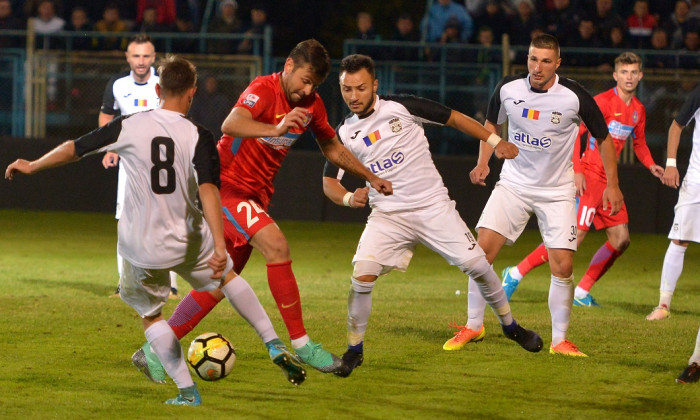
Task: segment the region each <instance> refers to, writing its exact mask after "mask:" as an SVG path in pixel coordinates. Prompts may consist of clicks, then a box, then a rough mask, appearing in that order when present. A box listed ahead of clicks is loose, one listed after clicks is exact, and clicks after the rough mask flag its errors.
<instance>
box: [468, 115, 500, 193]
mask: <svg viewBox="0 0 700 420" xmlns="http://www.w3.org/2000/svg"><path fill="white" fill-rule="evenodd" d="M484 128H485V129H486V130H487V131H488V132H490V133H494V134H496V133H499V132H500V131H501V126H500V125H497V124H494V123H492V122H490V121H486V122H485V123H484ZM493 150H494V149H493V147H491V146H489V145H488V143H486V142H483V141H482V142H481V143H479V158H478V159H477V161H476V166H475V167H474V169H472V170H471V172H469V180H470V181H471V182H472V184H475V185H481V186H482V187H485V186H486V182H485V180H486V177H487V176H488V175H489V173H490V172H491V168H489V159H491V155H492V154H493Z"/></svg>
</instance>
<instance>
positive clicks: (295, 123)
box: [277, 107, 310, 136]
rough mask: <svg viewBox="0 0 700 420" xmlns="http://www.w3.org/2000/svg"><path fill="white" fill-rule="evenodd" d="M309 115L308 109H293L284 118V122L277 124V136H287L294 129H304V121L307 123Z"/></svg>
mask: <svg viewBox="0 0 700 420" xmlns="http://www.w3.org/2000/svg"><path fill="white" fill-rule="evenodd" d="M309 114H310V112H309V110H308V109H306V108H300V107H296V108H294V109H292V110H291V111H289V112H288V113H287V115H285V116H284V118H282V121H280V122H279V123H277V135H278V136H281V135H283V134H286V133H287V132H288V131H289V130H291V129H292V128H297V129H304V127H305V125H304V121H306V119H307V118H308V115H309ZM307 122H308V121H307Z"/></svg>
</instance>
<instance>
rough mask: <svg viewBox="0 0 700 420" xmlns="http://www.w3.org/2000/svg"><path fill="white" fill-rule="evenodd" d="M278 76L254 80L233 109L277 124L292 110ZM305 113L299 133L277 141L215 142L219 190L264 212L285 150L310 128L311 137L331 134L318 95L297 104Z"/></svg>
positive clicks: (252, 138)
mask: <svg viewBox="0 0 700 420" xmlns="http://www.w3.org/2000/svg"><path fill="white" fill-rule="evenodd" d="M280 76H281V73H274V74H271V75H268V76H260V77H257V78H255V80H253V82H252V83H251V84H250V85H249V86H248V88H247V89H246V90H245V91H243V93H241V96H240V97H239V98H238V102H236V105H234V107H237V106H240V107H244V108H245V109H247V110H249V111H250V113H251V114H252V116H253V119H254V120H256V121H259V122H262V123H267V124H278V123H279V122H280V121H281V120H282V119H283V118H284V116H285V115H286V114H287V113H288V112H290V111H291V110H292V109H293V108H294V107H295V106H292V105H290V104H289V102H288V101H287V97H286V95H285V94H284V91H283V90H282V85H281V81H280ZM298 106H300V107H302V108H306V109H308V110H309V114H308V116H307V118H306V120H305V121H304V123H305V127H304V128H303V129H295V130H290V131H289V132H288V133H287V134H284V135H282V136H279V137H257V138H254V137H246V138H240V137H237V138H233V137H231V136H229V135H226V134H224V135H223V137H221V140H219V144H218V149H219V156H220V158H221V189H222V190H224V189H227V190H228V192H230V193H233V194H234V195H236V196H239V197H242V198H252V199H254V200H256V201H257V202H258V203H259V204H260V205H261V206H263V207H264V208H265V209H267V206H268V204H269V203H270V198H271V197H272V193H273V192H274V186H273V181H274V179H275V176H276V175H277V172H278V171H279V169H280V166H282V161H283V160H284V158H285V157H286V156H287V153H288V152H289V149H290V148H291V147H292V145H293V144H294V143H295V142H296V141H297V140H298V139H299V137H300V136H301V135H302V134H303V132H304V131H305V130H306V129H308V128H310V129H311V131H312V133H313V134H314V136H316V137H317V138H321V139H330V138H333V136H335V130H334V129H333V127H331V126H330V124H329V123H328V115H327V114H326V107H325V105H324V104H323V101H322V100H321V97H320V96H319V95H318V93H316V92H314V94H313V95H311V96H310V97H309V98H307V99H306V100H304V101H303V102H302V103H300V104H298Z"/></svg>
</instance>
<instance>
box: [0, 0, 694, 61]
mask: <svg viewBox="0 0 700 420" xmlns="http://www.w3.org/2000/svg"><path fill="white" fill-rule="evenodd" d="M297 3H298V2H297ZM302 3H303V2H302ZM307 3H308V4H309V5H310V6H309V7H313V4H314V2H313V1H309V2H307ZM206 4H207V2H206V0H122V1H119V2H115V1H101V0H27V1H19V0H0V30H3V29H23V28H25V27H26V22H27V19H28V18H30V17H34V18H36V23H35V29H36V31H37V33H39V34H50V33H53V32H56V31H62V30H63V31H75V32H80V31H98V32H103V33H108V34H112V33H114V34H115V36H114V37H109V38H100V39H89V38H75V39H74V41H73V44H72V46H71V48H72V49H77V50H110V49H116V50H123V49H124V43H125V42H126V38H125V37H119V36H118V34H119V33H120V32H126V31H136V32H138V31H141V32H147V33H156V32H175V33H178V32H179V33H193V32H199V31H200V30H201V29H202V27H204V28H205V29H206V32H208V33H217V34H221V33H241V34H242V33H256V34H260V33H262V32H263V28H264V27H265V26H266V25H271V26H272V27H273V28H275V27H281V26H284V27H285V28H286V27H288V26H293V25H295V24H298V25H304V22H303V20H301V19H290V17H289V16H286V15H285V16H283V17H282V18H281V19H283V21H279V22H277V21H273V19H269V15H268V12H269V10H270V9H269V8H270V7H280V6H279V5H277V6H275V4H274V3H271V2H265V1H264V0H262V1H260V0H248V1H246V0H240V4H239V2H237V1H236V0H217V1H216V4H215V8H214V9H215V10H213V13H211V16H205V6H206ZM299 5H302V4H301V3H299ZM391 6H392V4H391V3H390V2H388V6H387V7H391ZM326 7H328V6H326ZM354 7H355V10H358V9H360V11H359V12H358V13H353V14H352V15H347V16H345V18H346V19H355V27H356V30H355V33H347V34H345V38H354V39H363V40H389V41H410V42H418V41H425V42H428V43H441V44H470V45H482V46H492V45H498V44H500V43H501V39H502V35H503V34H508V35H509V36H510V40H511V44H513V45H527V44H528V43H529V41H530V39H531V37H532V36H534V35H537V34H539V33H543V32H546V33H550V34H553V35H555V36H557V37H558V38H559V40H560V42H561V44H562V46H563V47H579V48H587V49H591V48H616V49H647V50H658V51H689V52H698V50H699V49H700V32H699V31H700V0H677V1H676V0H615V1H613V0H465V1H456V0H433V1H426V2H425V4H424V10H423V11H416V10H394V11H392V13H393V16H394V19H393V21H388V20H386V19H382V21H381V22H380V23H379V27H377V26H375V25H376V24H377V23H376V22H375V21H374V18H373V15H372V13H371V12H370V11H367V10H362V7H363V5H362V4H361V3H358V4H355V5H354ZM377 7H379V6H377V5H373V6H372V7H371V8H370V7H367V9H368V10H369V9H372V10H377ZM326 10H328V9H326ZM421 12H423V14H422V18H417V17H416V16H418V14H419V13H421ZM275 20H280V16H279V15H276V19H275ZM322 37H323V36H322V35H321V36H320V38H322ZM321 41H324V40H323V39H321ZM19 42H21V39H19V38H9V37H8V38H4V37H0V48H1V47H10V46H18V45H15V44H17V43H19ZM44 42H49V41H44ZM51 42H55V41H51ZM194 45H195V43H194V41H192V40H190V41H189V42H188V41H183V40H180V41H179V43H177V44H176V46H175V49H176V50H177V51H178V52H191V51H193V49H194ZM161 46H162V45H156V48H157V49H160V48H159V47H161ZM39 47H44V48H56V47H63V45H51V44H46V43H45V44H40V45H39ZM251 51H252V44H251V42H250V40H243V41H240V40H228V39H219V40H211V41H209V42H208V43H207V52H210V53H218V54H221V53H227V54H231V53H233V54H235V53H242V54H248V53H250V52H251ZM368 52H371V53H373V55H375V58H376V59H394V60H416V59H426V60H437V59H438V56H437V53H436V52H435V51H434V49H433V51H430V50H427V51H426V53H425V54H420V57H419V54H418V52H417V51H416V50H415V49H404V48H381V49H374V50H369V51H368ZM456 54H458V55H455V56H452V57H450V61H459V60H474V59H477V58H479V57H476V56H474V54H476V53H469V54H471V55H469V54H467V55H465V53H456ZM480 59H481V60H487V61H488V60H492V61H497V60H498V59H499V57H496V56H487V57H481V58H480ZM597 60H598V58H596V56H595V55H594V54H588V55H581V56H578V57H572V60H571V61H570V62H569V64H573V65H581V66H596V65H598V64H600V63H598V61H597ZM698 65H700V63H698V60H697V58H695V59H692V58H691V59H689V60H687V62H684V63H682V64H681V65H680V66H681V67H689V66H690V67H693V66H698ZM678 66H679V63H677V62H673V60H672V59H671V58H669V57H668V56H664V55H663V54H661V55H659V57H656V58H654V59H653V60H651V61H650V62H649V63H647V64H646V67H678Z"/></svg>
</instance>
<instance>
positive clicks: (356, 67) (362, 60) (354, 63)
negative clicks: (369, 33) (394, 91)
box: [340, 54, 374, 79]
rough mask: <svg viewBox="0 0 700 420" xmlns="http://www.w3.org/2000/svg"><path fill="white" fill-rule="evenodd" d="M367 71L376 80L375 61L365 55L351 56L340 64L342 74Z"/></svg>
mask: <svg viewBox="0 0 700 420" xmlns="http://www.w3.org/2000/svg"><path fill="white" fill-rule="evenodd" d="M362 69H365V70H367V72H368V73H369V74H370V75H372V79H374V60H372V57H370V56H367V55H363V54H352V55H349V56H347V57H345V58H343V60H342V61H341V62H340V74H343V72H346V73H351V74H352V73H357V72H358V71H360V70H362Z"/></svg>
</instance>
